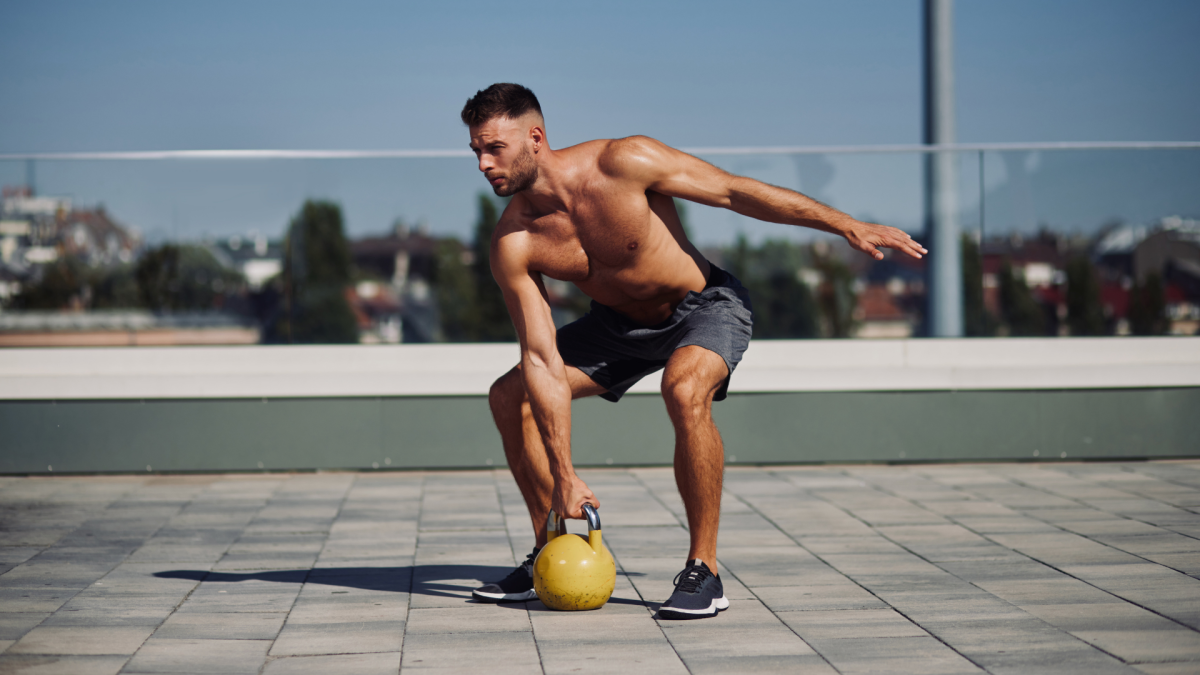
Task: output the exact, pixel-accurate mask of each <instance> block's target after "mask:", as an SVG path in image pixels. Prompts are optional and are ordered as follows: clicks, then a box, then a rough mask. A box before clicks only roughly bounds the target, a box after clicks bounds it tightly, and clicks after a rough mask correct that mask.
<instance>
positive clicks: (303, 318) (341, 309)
mask: <svg viewBox="0 0 1200 675" xmlns="http://www.w3.org/2000/svg"><path fill="white" fill-rule="evenodd" d="M350 283H351V263H350V245H349V244H348V243H347V242H346V233H345V229H344V227H343V225H342V209H341V207H340V206H338V205H337V204H334V203H332V202H324V201H311V200H310V201H306V202H304V206H302V207H301V209H300V212H299V213H298V214H296V217H295V218H293V219H292V222H291V224H290V225H289V226H288V232H287V237H286V238H285V239H284V242H283V293H284V306H285V311H284V314H283V316H282V317H280V323H281V324H282V325H281V326H279V329H278V331H277V334H278V335H279V336H280V337H282V338H283V339H285V340H287V341H288V342H294V343H354V342H358V322H357V320H356V319H355V317H354V312H353V311H352V310H351V309H350V303H349V302H348V301H347V300H346V290H347V288H348V287H349V286H350Z"/></svg>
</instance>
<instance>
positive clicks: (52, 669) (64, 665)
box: [0, 654, 129, 675]
mask: <svg viewBox="0 0 1200 675" xmlns="http://www.w3.org/2000/svg"><path fill="white" fill-rule="evenodd" d="M128 660H129V657H128V656H35V655H24V654H3V655H0V673H4V674H5V675H116V674H117V673H119V672H121V668H122V666H124V665H125V662H126V661H128Z"/></svg>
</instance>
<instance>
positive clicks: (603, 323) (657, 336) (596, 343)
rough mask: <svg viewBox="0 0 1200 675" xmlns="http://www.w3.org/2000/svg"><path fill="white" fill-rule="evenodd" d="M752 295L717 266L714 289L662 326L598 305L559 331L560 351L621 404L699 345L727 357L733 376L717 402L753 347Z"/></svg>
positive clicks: (690, 298)
mask: <svg viewBox="0 0 1200 675" xmlns="http://www.w3.org/2000/svg"><path fill="white" fill-rule="evenodd" d="M752 312H753V310H752V308H751V306H750V295H749V293H747V292H746V288H745V287H744V286H742V283H741V282H740V281H738V280H737V279H736V278H735V277H734V276H733V275H732V274H730V273H728V272H726V271H725V270H723V269H720V268H719V267H717V266H716V265H712V273H711V274H710V275H709V278H708V285H707V286H705V287H704V290H703V291H701V292H699V293H697V292H695V291H688V294H687V296H686V297H685V298H684V299H683V302H680V303H679V306H677V307H676V308H675V311H674V312H673V313H672V314H671V318H669V319H667V320H666V321H664V322H662V323H660V324H658V325H657V326H649V327H647V326H642V325H640V324H637V323H634V322H633V321H631V320H630V319H629V318H628V317H626V316H625V315H623V314H619V313H617V312H616V311H614V310H612V309H610V308H608V307H606V306H604V305H601V304H600V303H598V302H595V301H593V302H592V311H590V312H588V313H587V314H585V315H584V316H583V318H581V319H579V320H578V321H575V322H572V323H570V324H567V325H566V326H563V327H562V328H560V329H559V330H558V353H559V354H561V355H562V358H563V361H565V362H566V363H567V364H568V365H571V366H575V367H576V368H578V369H579V370H582V371H583V372H584V373H585V374H586V375H587V376H588V377H590V378H592V379H593V380H594V381H595V382H596V384H599V385H600V386H601V387H604V388H605V389H607V390H608V391H607V392H605V393H603V394H601V395H600V396H601V397H602V398H606V399H608V400H609V401H614V402H615V401H619V400H621V397H622V396H624V395H625V392H626V391H628V390H629V388H630V387H632V386H633V385H634V383H636V382H637V381H638V380H640V379H642V378H643V377H645V376H647V375H649V374H650V373H653V372H654V371H656V370H658V369H660V368H662V367H664V366H666V365H667V359H669V358H671V354H672V353H674V352H675V350H676V349H679V348H680V347H687V346H690V345H697V346H700V347H704V348H705V349H707V350H709V351H712V352H716V353H717V354H719V355H720V356H721V358H722V359H725V365H726V366H728V367H729V375H728V376H726V377H725V381H724V382H723V383H722V384H721V388H720V389H719V390H718V391H717V394H716V396H715V397H714V398H713V400H715V401H720V400H723V399H724V398H725V394H726V392H727V391H728V389H729V378H730V377H732V376H733V369H734V368H736V367H737V364H738V363H739V362H740V361H741V360H742V354H743V353H745V351H746V347H747V346H749V344H750V329H751V325H752V323H753V313H752Z"/></svg>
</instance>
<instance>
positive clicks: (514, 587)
mask: <svg viewBox="0 0 1200 675" xmlns="http://www.w3.org/2000/svg"><path fill="white" fill-rule="evenodd" d="M540 550H542V549H541V548H540V547H539V548H535V549H533V553H530V554H529V557H527V558H525V562H523V563H521V564H520V565H517V569H515V570H513V571H512V573H510V574H509V575H508V576H506V577H504V579H502V580H501V581H497V582H495V583H491V584H484V585H482V586H480V587H479V588H476V589H475V590H474V591H471V596H472V597H473V598H475V599H476V600H479V601H482V602H525V601H526V600H537V593H536V592H535V591H534V590H533V559H534V558H536V557H537V554H538V551H540Z"/></svg>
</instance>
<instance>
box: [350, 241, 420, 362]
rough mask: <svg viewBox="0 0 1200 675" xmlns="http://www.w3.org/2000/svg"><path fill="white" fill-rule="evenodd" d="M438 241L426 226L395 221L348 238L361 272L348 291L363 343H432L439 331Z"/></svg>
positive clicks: (352, 253) (351, 251) (356, 264)
mask: <svg viewBox="0 0 1200 675" xmlns="http://www.w3.org/2000/svg"><path fill="white" fill-rule="evenodd" d="M437 245H438V241H437V240H436V239H434V238H433V237H431V236H430V235H429V230H428V228H427V227H425V226H424V225H421V226H418V227H417V228H415V229H412V228H409V227H408V226H407V225H405V224H404V223H403V222H401V221H396V223H395V224H394V225H393V227H392V230H391V231H390V232H388V233H386V234H384V235H380V236H373V237H364V238H362V239H357V240H354V241H352V242H350V255H351V257H352V258H353V260H354V265H355V267H356V268H358V270H359V272H360V274H362V276H363V277H364V278H363V279H362V280H360V281H359V282H358V283H357V284H356V285H355V287H354V289H353V290H352V292H351V293H350V294H349V295H348V296H347V297H348V299H349V300H350V304H351V307H352V308H353V309H354V312H355V316H356V317H358V320H359V330H360V332H361V334H362V341H363V342H383V343H395V342H433V341H434V340H435V339H436V337H437V334H438V312H437V298H436V294H435V293H434V288H433V284H434V282H435V277H436V274H437Z"/></svg>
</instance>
